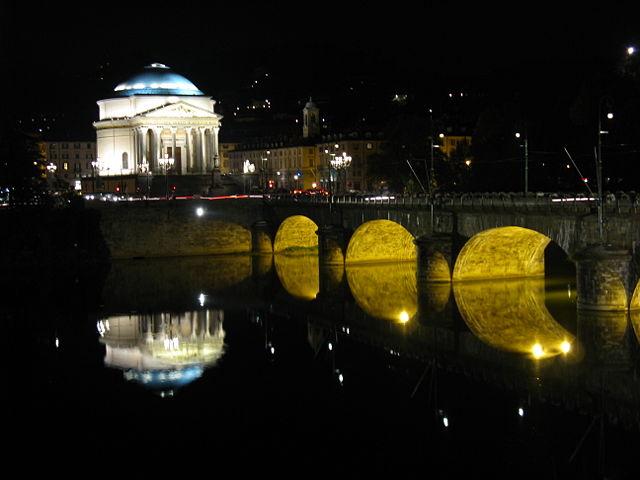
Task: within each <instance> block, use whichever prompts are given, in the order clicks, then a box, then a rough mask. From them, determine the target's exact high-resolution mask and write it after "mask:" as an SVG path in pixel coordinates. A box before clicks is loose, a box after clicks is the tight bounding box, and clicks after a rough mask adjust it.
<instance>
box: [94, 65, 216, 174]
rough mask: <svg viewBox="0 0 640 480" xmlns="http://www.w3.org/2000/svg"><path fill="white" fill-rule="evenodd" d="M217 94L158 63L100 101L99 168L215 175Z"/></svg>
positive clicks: (97, 126)
mask: <svg viewBox="0 0 640 480" xmlns="http://www.w3.org/2000/svg"><path fill="white" fill-rule="evenodd" d="M215 103H216V102H215V100H213V99H212V98H211V97H208V96H206V95H205V94H204V93H203V92H201V91H200V90H199V89H198V88H197V87H196V86H195V85H194V84H193V83H192V82H191V81H189V80H188V79H186V78H185V77H183V76H182V75H179V74H177V73H176V72H174V71H173V70H171V69H170V68H169V67H167V66H165V65H163V64H159V63H154V64H151V65H149V66H147V67H145V69H144V70H143V71H142V72H141V73H138V74H137V75H134V76H133V77H131V78H130V79H128V80H127V81H125V82H122V83H120V84H119V85H117V86H116V87H115V90H114V92H113V97H112V98H108V99H105V100H100V101H98V106H99V120H98V121H97V122H94V127H95V129H96V136H97V165H96V172H95V173H96V174H97V175H98V176H99V177H103V180H105V181H108V179H109V177H114V176H123V175H139V174H146V173H147V172H150V173H152V174H167V173H168V174H172V175H203V174H208V175H211V174H213V173H214V172H215V171H218V170H219V166H220V165H219V161H220V159H219V158H220V157H219V149H218V132H219V129H220V120H221V118H222V116H221V115H219V114H217V113H215V111H214V106H215Z"/></svg>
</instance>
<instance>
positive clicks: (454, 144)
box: [438, 134, 471, 161]
mask: <svg viewBox="0 0 640 480" xmlns="http://www.w3.org/2000/svg"><path fill="white" fill-rule="evenodd" d="M438 146H439V148H440V151H441V152H442V153H444V154H445V155H446V156H447V158H452V157H453V156H454V155H455V154H462V156H464V157H465V158H464V160H469V161H470V160H471V156H470V150H469V149H470V147H471V136H468V135H467V136H463V135H446V134H440V137H439V138H438Z"/></svg>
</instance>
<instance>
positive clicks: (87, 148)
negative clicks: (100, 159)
mask: <svg viewBox="0 0 640 480" xmlns="http://www.w3.org/2000/svg"><path fill="white" fill-rule="evenodd" d="M42 149H43V154H44V158H45V163H46V165H47V170H48V173H50V174H52V175H53V174H55V176H56V177H57V178H59V179H60V180H63V181H65V182H68V183H70V184H71V183H73V182H74V181H75V180H80V179H82V178H86V177H91V176H93V175H94V173H95V168H96V163H95V160H96V157H97V155H96V142H94V141H87V140H76V141H44V142H42Z"/></svg>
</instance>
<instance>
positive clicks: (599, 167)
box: [596, 97, 613, 241]
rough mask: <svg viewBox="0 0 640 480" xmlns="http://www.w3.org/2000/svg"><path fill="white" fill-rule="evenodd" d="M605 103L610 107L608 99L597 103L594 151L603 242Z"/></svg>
mask: <svg viewBox="0 0 640 480" xmlns="http://www.w3.org/2000/svg"><path fill="white" fill-rule="evenodd" d="M605 100H606V101H607V105H606V106H607V107H609V106H610V98H608V97H602V98H600V101H599V102H598V147H597V151H596V167H597V172H596V175H597V179H596V180H597V182H598V229H599V233H600V241H602V240H603V233H604V231H603V230H604V199H603V197H602V135H606V134H607V133H609V132H608V131H607V130H602V116H603V111H602V107H603V105H602V104H603V103H604V101H605ZM606 117H607V119H609V120H611V119H612V118H613V113H611V112H607V113H606Z"/></svg>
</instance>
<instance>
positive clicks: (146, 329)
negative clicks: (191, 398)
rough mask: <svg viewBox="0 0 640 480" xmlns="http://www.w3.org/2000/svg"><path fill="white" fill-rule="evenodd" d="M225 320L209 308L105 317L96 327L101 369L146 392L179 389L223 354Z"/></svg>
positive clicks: (197, 376)
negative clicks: (112, 371)
mask: <svg viewBox="0 0 640 480" xmlns="http://www.w3.org/2000/svg"><path fill="white" fill-rule="evenodd" d="M223 320H224V314H223V311H222V310H208V309H202V310H196V311H190V312H183V313H179V314H176V313H167V312H162V313H152V314H148V315H144V314H140V315H122V316H109V317H106V318H104V319H102V320H100V322H99V323H98V331H99V332H100V335H101V342H102V343H103V344H104V345H105V348H106V352H105V365H107V366H109V367H112V368H118V369H121V370H123V371H124V372H125V378H127V379H129V380H133V381H136V382H138V383H140V384H143V385H145V386H148V387H150V388H154V389H160V390H171V389H173V388H177V387H180V386H183V385H185V384H187V383H189V382H191V381H193V380H195V379H196V378H199V377H200V376H201V375H202V372H203V371H204V369H205V368H207V367H209V366H212V365H214V364H215V363H216V362H217V361H218V360H219V359H220V358H221V357H222V355H223V354H224V346H225V344H224V339H225V332H224V329H223V326H222V323H223Z"/></svg>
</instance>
